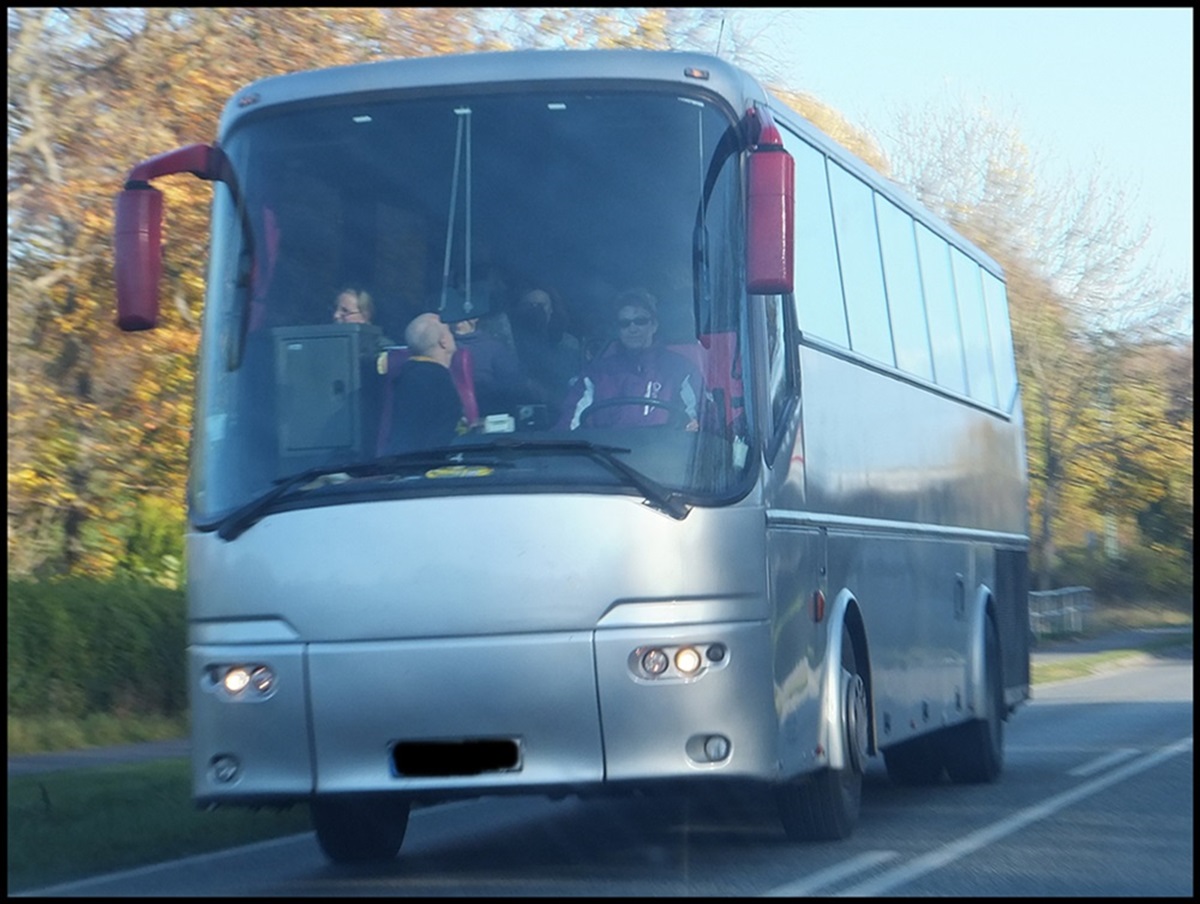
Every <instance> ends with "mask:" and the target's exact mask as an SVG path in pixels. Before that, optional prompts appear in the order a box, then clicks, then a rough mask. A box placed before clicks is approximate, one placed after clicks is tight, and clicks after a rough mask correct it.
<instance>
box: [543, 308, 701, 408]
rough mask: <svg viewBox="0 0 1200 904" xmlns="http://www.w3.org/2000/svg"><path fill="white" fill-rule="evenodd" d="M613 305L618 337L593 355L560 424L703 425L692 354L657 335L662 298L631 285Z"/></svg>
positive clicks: (699, 381) (697, 381)
mask: <svg viewBox="0 0 1200 904" xmlns="http://www.w3.org/2000/svg"><path fill="white" fill-rule="evenodd" d="M614 307H615V309H616V313H617V337H618V341H617V342H615V343H613V344H612V345H611V346H610V347H609V348H608V350H607V351H605V352H604V353H603V354H601V355H600V356H599V357H597V358H595V359H594V360H592V361H591V362H590V363H589V364H588V366H587V367H586V368H585V369H584V373H583V375H582V376H581V377H580V379H578V380H577V381H576V382H575V384H574V385H573V386H572V387H571V391H570V392H569V393H568V394H567V398H566V400H565V402H564V405H563V415H562V418H561V419H560V421H559V427H560V428H561V429H569V430H578V429H579V428H580V427H658V426H664V425H668V424H670V425H673V426H679V427H683V428H685V429H687V430H693V431H694V430H698V429H700V414H699V411H700V400H701V398H702V395H703V392H704V386H703V382H702V380H701V377H700V372H699V370H697V369H696V367H695V365H693V364H692V362H690V361H689V360H688V359H687V358H685V357H683V356H682V355H680V354H677V353H675V352H673V351H671V350H670V349H668V348H666V347H664V346H663V345H660V344H658V343H656V342H655V341H654V339H655V335H656V333H657V332H658V302H657V300H656V299H655V298H654V296H653V295H651V294H650V293H649V292H647V291H646V290H645V289H629V290H628V291H626V292H622V293H621V294H620V295H618V296H617V299H616V303H615V305H614Z"/></svg>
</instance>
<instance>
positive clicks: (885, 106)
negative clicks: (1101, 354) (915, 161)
mask: <svg viewBox="0 0 1200 904" xmlns="http://www.w3.org/2000/svg"><path fill="white" fill-rule="evenodd" d="M734 15H737V16H738V17H739V31H740V32H741V33H742V34H743V35H749V34H752V33H759V29H758V26H760V25H764V26H767V27H765V28H762V29H761V33H759V37H758V39H756V41H755V45H756V46H761V47H762V48H763V49H765V50H766V51H767V52H768V53H769V54H770V56H771V57H772V58H773V59H774V60H775V61H776V62H777V63H778V64H779V65H780V70H779V75H780V77H781V78H782V79H783V80H784V84H786V86H787V87H789V88H792V89H794V90H800V91H805V92H807V93H809V94H812V95H814V96H816V97H817V98H818V99H819V100H821V101H823V102H824V103H826V104H829V105H830V106H832V107H834V108H835V109H837V110H838V111H840V112H841V113H842V114H843V115H844V116H845V117H846V118H847V119H848V120H850V121H851V122H852V123H854V124H856V125H859V126H862V127H865V128H867V129H868V130H869V131H871V132H872V133H873V134H875V135H876V137H877V138H879V140H880V143H881V144H882V145H883V147H884V150H885V151H886V150H887V142H886V135H885V133H886V132H887V130H888V127H889V126H890V125H891V124H892V123H893V117H894V112H893V111H894V110H895V109H896V108H897V107H906V108H908V109H910V110H913V111H916V110H920V109H921V108H922V107H924V106H925V104H926V102H929V101H937V102H945V101H948V100H961V101H963V102H965V103H968V104H970V106H971V107H972V108H973V107H975V106H979V105H981V104H986V105H987V106H988V107H989V108H990V109H991V110H992V111H993V112H995V113H996V114H998V115H1000V116H1001V118H1003V119H1006V120H1008V119H1011V121H1012V122H1013V123H1014V124H1015V125H1016V126H1017V128H1018V130H1019V132H1020V134H1021V137H1022V138H1023V139H1024V141H1025V143H1026V144H1027V145H1028V147H1029V148H1030V150H1031V152H1032V153H1033V155H1034V156H1035V157H1038V156H1042V155H1044V156H1045V157H1046V158H1047V159H1049V160H1051V161H1056V162H1060V163H1058V164H1056V163H1050V164H1047V165H1048V166H1055V165H1069V166H1070V167H1071V168H1072V170H1074V171H1075V173H1077V174H1079V175H1081V176H1086V175H1091V174H1092V173H1095V172H1099V173H1100V174H1101V176H1102V178H1103V179H1104V180H1105V181H1106V183H1107V184H1109V185H1121V186H1124V187H1128V188H1129V189H1130V194H1131V195H1133V196H1134V197H1136V198H1137V200H1138V204H1137V206H1136V208H1135V209H1134V210H1132V211H1131V213H1130V221H1131V223H1133V224H1136V225H1141V224H1143V223H1146V222H1149V223H1150V224H1151V225H1152V228H1153V234H1152V236H1151V238H1150V242H1149V244H1148V249H1149V251H1150V252H1152V253H1157V254H1158V257H1159V264H1160V266H1159V270H1160V273H1161V274H1163V275H1164V276H1166V275H1174V276H1177V277H1180V278H1183V279H1185V280H1186V285H1187V288H1188V289H1189V290H1190V289H1191V286H1192V276H1193V270H1192V266H1193V264H1192V246H1193V242H1194V240H1195V236H1194V230H1193V221H1194V198H1193V191H1194V188H1193V175H1192V171H1193V167H1194V154H1193V137H1192V133H1193V128H1194V124H1193V120H1194V106H1193V97H1194V87H1193V83H1194V51H1193V36H1192V32H1193V25H1194V15H1193V10H1192V9H1190V8H1150V7H1147V8H1141V9H1080V10H1068V9H1034V8H1025V9H1013V8H1008V9H947V10H940V9H939V10H933V9H864V8H837V9H815V8H814V9H808V8H803V9H762V10H753V11H752V10H749V9H741V10H738V11H737V12H736V13H735V14H734ZM1046 175H1047V181H1052V180H1053V179H1054V178H1055V177H1059V178H1061V175H1062V174H1061V172H1059V173H1056V172H1048V173H1047V174H1046Z"/></svg>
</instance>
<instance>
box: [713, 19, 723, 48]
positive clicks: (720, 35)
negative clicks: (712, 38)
mask: <svg viewBox="0 0 1200 904" xmlns="http://www.w3.org/2000/svg"><path fill="white" fill-rule="evenodd" d="M724 36H725V17H724V16H722V17H721V28H720V30H719V31H718V32H717V49H716V50H715V51H714V52H713V55H714V56H720V55H721V38H723V37H724Z"/></svg>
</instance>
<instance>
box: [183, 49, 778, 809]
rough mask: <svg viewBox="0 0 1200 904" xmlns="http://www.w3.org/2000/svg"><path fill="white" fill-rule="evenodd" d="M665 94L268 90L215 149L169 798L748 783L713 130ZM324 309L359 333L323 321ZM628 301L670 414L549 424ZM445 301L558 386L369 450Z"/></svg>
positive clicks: (754, 630)
mask: <svg viewBox="0 0 1200 904" xmlns="http://www.w3.org/2000/svg"><path fill="white" fill-rule="evenodd" d="M679 72H680V77H679V79H677V80H676V82H674V83H656V82H649V81H645V80H641V81H634V80H633V79H632V78H631V79H629V80H628V81H609V82H601V81H598V80H595V79H590V80H586V81H579V82H570V81H567V82H558V83H548V82H546V83H538V82H524V83H520V84H515V85H505V84H501V83H491V84H487V85H486V86H484V87H479V86H478V85H477V86H475V87H474V88H471V87H465V88H464V87H459V88H435V87H425V88H422V89H420V90H416V89H412V90H403V91H399V90H397V91H388V90H376V91H371V92H364V93H361V94H351V95H348V96H347V95H341V96H325V97H322V98H320V99H319V100H310V101H303V100H296V101H295V102H292V103H285V104H277V105H274V106H271V107H269V109H264V110H263V111H262V112H261V113H255V112H254V111H253V110H251V111H250V112H249V113H247V115H245V116H244V117H243V118H241V119H238V120H236V121H235V122H234V124H233V126H232V127H231V128H229V129H228V131H227V134H225V135H223V137H222V149H223V152H224V154H225V155H226V157H227V158H228V160H229V162H230V166H231V170H232V172H233V173H234V174H235V175H236V178H235V179H232V180H225V181H222V182H219V183H217V184H216V199H215V203H214V209H213V241H212V261H211V268H210V275H209V296H208V303H207V309H206V314H205V325H204V338H203V344H202V352H201V357H202V361H201V373H200V381H199V401H198V417H197V425H196V428H197V429H196V438H195V450H194V455H193V461H194V463H193V471H192V475H191V484H190V511H191V521H192V526H193V529H192V531H191V534H190V537H189V556H190V558H189V574H190V575H191V578H192V585H191V589H190V601H189V605H190V625H191V637H190V653H189V656H190V669H191V681H192V691H193V707H192V714H193V721H194V736H195V739H194V751H193V757H194V765H195V791H196V796H197V798H198V799H200V800H202V801H207V802H235V803H247V802H258V801H266V800H296V799H302V798H304V797H306V796H308V795H311V794H313V793H316V794H323V793H338V792H356V791H361V792H379V791H397V792H403V793H409V794H413V795H419V794H426V795H429V796H439V795H446V794H453V793H463V794H470V793H482V792H484V791H488V790H492V791H504V790H528V789H538V788H541V789H577V788H582V787H586V786H595V785H598V784H600V783H605V782H608V783H624V782H632V783H636V782H640V781H645V780H657V779H663V778H685V779H686V778H693V777H704V776H714V775H715V776H730V777H733V776H742V777H746V776H755V777H771V776H773V775H774V774H775V772H776V770H777V768H778V763H779V756H778V751H777V749H776V741H775V726H776V712H775V701H774V699H773V693H772V674H771V655H770V644H771V639H770V631H769V626H768V625H769V614H770V613H769V606H768V603H767V596H766V593H767V591H766V587H765V577H764V574H765V570H764V567H763V565H762V563H763V561H764V557H765V554H766V553H765V549H764V542H765V541H764V530H763V526H764V524H763V509H762V504H761V499H760V498H759V497H758V495H757V491H756V490H755V489H754V487H755V481H756V477H757V474H758V471H759V469H760V468H761V464H760V462H759V457H758V456H757V455H756V454H755V453H753V452H752V451H751V450H753V449H756V448H757V444H758V443H759V428H758V426H757V425H756V423H755V417H754V413H753V406H752V405H750V404H749V402H748V394H749V386H748V383H747V385H743V375H742V362H743V359H744V358H745V356H746V355H747V353H748V349H749V348H750V338H751V337H750V335H749V332H750V331H749V329H748V326H747V319H746V318H747V315H746V311H745V305H744V303H743V301H744V292H743V290H742V288H741V286H742V284H743V278H742V268H743V264H742V261H743V259H744V250H743V247H742V241H743V239H742V235H743V231H744V226H743V217H744V213H743V200H742V176H741V167H742V159H743V156H742V151H743V150H744V149H743V147H742V144H741V141H740V139H739V138H738V136H737V133H736V129H737V122H738V118H739V117H740V115H741V113H742V112H743V110H742V109H741V108H740V99H737V101H736V103H735V102H726V101H724V100H722V99H720V98H719V97H718V96H717V95H716V94H714V93H713V92H712V91H711V88H710V87H708V86H705V85H704V83H703V82H699V81H697V82H694V83H690V84H689V83H684V82H683V78H682V68H680V70H679ZM266 93H268V92H267V91H266V89H264V94H266ZM248 103H252V102H248ZM346 288H354V289H356V290H366V291H367V292H368V293H369V295H370V298H371V302H372V303H371V308H372V309H373V310H372V311H371V314H372V319H371V322H370V323H362V322H358V323H352V324H347V323H339V322H335V321H334V319H333V316H332V312H333V305H334V302H335V299H336V298H337V297H338V295H339V294H340V293H341V292H342V291H343V290H344V289H346ZM629 289H638V290H644V291H645V292H647V293H649V294H650V295H651V296H653V298H654V300H655V302H656V310H655V311H654V312H653V315H652V318H651V320H652V324H651V325H650V326H651V328H652V329H653V331H654V334H655V335H654V337H653V342H654V343H655V345H656V346H658V347H661V348H662V349H665V350H667V351H669V352H670V353H671V354H673V355H676V356H678V357H679V358H680V359H681V360H683V361H685V362H686V367H685V369H687V370H690V372H691V373H692V374H693V375H694V376H693V377H692V382H693V385H694V388H698V389H699V390H700V391H699V392H698V393H696V396H695V398H693V399H691V400H690V401H689V400H688V399H686V398H684V399H680V398H679V397H678V396H676V398H674V399H672V400H671V403H670V404H663V405H659V404H656V403H655V398H656V397H657V396H658V394H659V390H660V389H661V388H662V387H661V386H658V385H656V381H660V380H661V379H662V378H660V377H659V376H658V375H656V374H655V373H650V372H648V373H646V374H645V377H646V384H647V386H646V390H645V392H644V393H642V392H641V391H639V392H638V393H637V394H636V396H635V397H633V398H629V397H626V398H624V399H621V400H618V401H617V402H616V403H615V404H614V405H613V406H611V407H610V409H609V416H607V417H601V416H600V414H599V412H597V414H596V417H594V418H592V419H588V418H586V417H585V418H583V419H582V420H580V419H578V418H575V417H573V416H572V411H573V409H571V407H570V406H571V404H572V402H571V399H572V396H570V395H569V393H571V391H572V390H573V389H574V388H575V385H576V384H575V382H574V381H575V380H576V379H578V377H579V375H580V374H582V373H588V372H590V371H589V370H588V369H589V368H592V367H596V366H598V365H597V362H602V361H604V360H605V359H606V358H611V357H612V356H621V355H624V354H627V353H628V350H627V348H625V347H623V345H622V337H621V329H620V328H619V326H618V322H617V314H618V313H619V311H617V310H614V308H613V307H612V305H613V300H614V298H615V297H616V296H617V295H618V294H619V293H620V292H622V291H625V290H629ZM534 290H540V291H541V292H543V293H544V294H545V295H547V296H549V297H550V298H551V300H552V306H553V316H552V317H549V316H548V317H546V318H545V319H543V320H538V319H537V317H535V316H532V313H531V311H530V310H529V309H528V306H526V305H523V304H522V302H523V300H524V299H526V298H527V296H528V295H529V293H531V292H532V291H534ZM448 304H456V305H458V306H459V308H458V310H459V311H460V313H461V309H462V306H463V305H464V304H465V305H466V306H467V309H468V311H469V312H470V313H473V314H476V315H478V324H477V328H478V329H481V330H485V331H488V332H490V333H491V334H493V335H494V336H495V337H496V338H498V339H499V341H500V342H502V343H504V344H506V345H507V346H508V347H510V348H513V349H515V351H516V352H517V354H518V357H519V358H520V359H521V360H522V362H523V364H524V365H526V370H527V372H528V371H531V370H533V363H532V362H533V361H534V359H535V356H536V355H542V354H546V355H549V356H550V357H551V359H552V360H553V361H554V362H557V367H558V369H557V370H555V369H554V368H549V369H546V370H541V371H538V372H537V373H535V374H533V376H534V377H536V378H538V379H537V380H535V381H534V383H535V384H536V385H534V386H532V387H529V386H521V387H517V388H516V389H514V390H512V391H511V392H509V394H508V395H507V396H505V395H503V394H501V395H498V396H497V395H485V394H484V393H483V392H480V393H477V395H476V397H475V399H474V402H475V403H476V404H479V405H480V406H481V407H480V410H479V412H478V420H477V421H476V423H475V424H474V425H473V426H472V429H471V430H469V431H463V432H460V433H457V434H456V435H455V436H454V437H453V438H452V439H451V440H450V441H449V444H448V447H440V446H439V447H437V448H428V449H418V450H416V451H411V450H410V451H409V452H408V453H406V454H403V455H397V454H393V453H394V448H393V446H392V443H391V430H392V429H393V428H392V424H391V418H392V415H393V414H394V412H393V411H392V409H391V408H390V407H389V406H390V404H391V399H392V390H393V389H394V381H395V378H396V375H397V370H398V368H399V367H401V366H402V365H403V361H404V359H405V357H406V352H405V350H404V349H403V348H400V346H402V345H403V344H404V336H405V332H406V327H407V325H408V323H409V322H410V321H411V320H412V319H413V318H414V317H416V316H417V315H419V314H421V313H422V312H430V311H442V312H445V311H446V310H447V305H448ZM447 319H448V318H447ZM643 326H644V325H643ZM474 360H475V361H476V363H477V364H478V358H476V359H474ZM537 360H538V361H542V360H543V359H542V358H540V357H539V358H537ZM631 361H632V359H631ZM677 365H678V361H676V364H675V365H673V366H677ZM631 366H637V365H636V363H631ZM476 377H477V378H478V377H479V374H478V372H477V373H476ZM697 378H698V379H697ZM476 385H477V386H478V385H479V383H478V380H477V382H476ZM660 409H661V410H660ZM618 415H619V416H618Z"/></svg>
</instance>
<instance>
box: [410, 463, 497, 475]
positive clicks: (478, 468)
mask: <svg viewBox="0 0 1200 904" xmlns="http://www.w3.org/2000/svg"><path fill="white" fill-rule="evenodd" d="M495 470H496V469H495V468H488V467H485V466H483V465H448V466H447V467H444V468H433V469H431V470H429V471H426V472H425V476H426V477H431V478H436V477H490V476H491V474H492V473H493V472H494V471H495Z"/></svg>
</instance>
